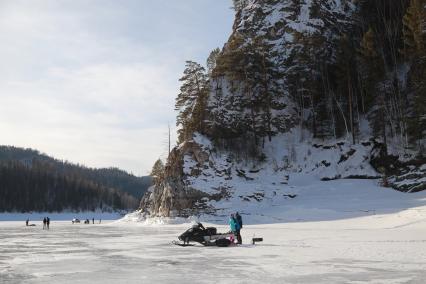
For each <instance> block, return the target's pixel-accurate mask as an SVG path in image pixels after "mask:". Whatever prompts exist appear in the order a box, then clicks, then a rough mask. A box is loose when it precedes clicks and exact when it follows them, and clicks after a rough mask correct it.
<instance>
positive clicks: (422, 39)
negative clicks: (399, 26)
mask: <svg viewBox="0 0 426 284" xmlns="http://www.w3.org/2000/svg"><path fill="white" fill-rule="evenodd" d="M403 24H404V28H403V33H404V45H405V48H404V52H405V54H406V55H407V56H416V55H419V54H422V53H423V54H424V52H425V49H426V1H425V0H411V1H410V6H409V7H408V9H407V12H406V14H405V16H404V18H403Z"/></svg>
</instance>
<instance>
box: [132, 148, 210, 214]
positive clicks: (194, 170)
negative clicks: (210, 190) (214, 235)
mask: <svg viewBox="0 0 426 284" xmlns="http://www.w3.org/2000/svg"><path fill="white" fill-rule="evenodd" d="M189 164H191V166H190V165H189ZM208 164H209V152H207V151H206V149H204V148H203V147H202V145H200V144H197V143H196V142H195V141H187V142H185V143H183V144H182V145H181V146H180V147H177V148H175V149H173V151H172V152H171V153H170V156H169V158H168V162H167V165H166V167H165V172H164V178H162V179H161V180H159V181H158V183H157V184H156V185H154V186H152V187H151V188H150V189H149V192H148V193H147V194H146V195H145V196H144V197H143V199H142V200H141V203H140V208H142V209H143V211H146V212H147V213H149V214H150V215H152V216H189V215H192V214H194V212H195V211H196V210H197V209H200V208H202V209H204V210H207V208H206V207H204V206H203V205H202V201H203V200H204V201H205V200H210V199H213V198H217V197H215V196H214V195H209V194H207V193H205V192H202V191H200V190H198V189H196V188H194V187H192V186H191V184H189V183H187V182H186V179H187V177H188V176H192V177H198V176H200V175H201V173H202V171H203V169H204V168H205V167H206V165H208Z"/></svg>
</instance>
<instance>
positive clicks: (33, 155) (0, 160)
mask: <svg viewBox="0 0 426 284" xmlns="http://www.w3.org/2000/svg"><path fill="white" fill-rule="evenodd" d="M150 185H151V177H136V176H134V175H132V174H129V173H127V172H125V171H122V170H119V169H117V168H108V169H92V168H87V167H84V166H81V165H75V164H72V163H69V162H64V161H60V160H57V159H54V158H52V157H49V156H47V155H45V154H41V153H39V152H38V151H36V150H32V149H23V148H17V147H11V146H0V211H46V210H48V211H49V210H54V211H61V210H65V209H72V210H95V209H101V208H102V209H105V210H112V209H114V210H118V209H134V208H136V207H137V200H138V199H139V198H140V197H141V196H142V195H143V194H144V192H145V191H146V190H147V188H148V187H149V186H150Z"/></svg>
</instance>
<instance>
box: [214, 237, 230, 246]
mask: <svg viewBox="0 0 426 284" xmlns="http://www.w3.org/2000/svg"><path fill="white" fill-rule="evenodd" d="M230 244H231V241H230V240H229V239H218V240H216V245H217V246H218V247H229V245H230Z"/></svg>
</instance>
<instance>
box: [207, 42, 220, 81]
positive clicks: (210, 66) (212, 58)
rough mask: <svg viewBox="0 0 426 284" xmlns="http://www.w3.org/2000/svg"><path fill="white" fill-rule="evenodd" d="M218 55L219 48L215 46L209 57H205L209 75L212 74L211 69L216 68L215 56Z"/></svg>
mask: <svg viewBox="0 0 426 284" xmlns="http://www.w3.org/2000/svg"><path fill="white" fill-rule="evenodd" d="M219 55H220V49H219V48H215V49H213V50H212V51H211V52H210V55H209V57H208V58H207V72H208V74H209V76H211V75H212V73H213V70H214V69H215V68H216V64H217V58H218V57H219Z"/></svg>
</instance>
